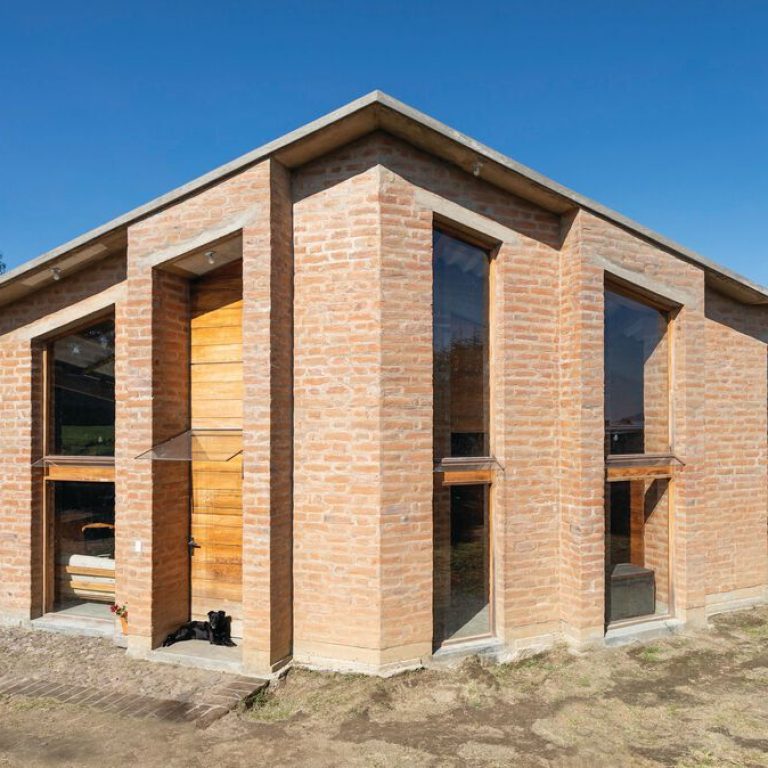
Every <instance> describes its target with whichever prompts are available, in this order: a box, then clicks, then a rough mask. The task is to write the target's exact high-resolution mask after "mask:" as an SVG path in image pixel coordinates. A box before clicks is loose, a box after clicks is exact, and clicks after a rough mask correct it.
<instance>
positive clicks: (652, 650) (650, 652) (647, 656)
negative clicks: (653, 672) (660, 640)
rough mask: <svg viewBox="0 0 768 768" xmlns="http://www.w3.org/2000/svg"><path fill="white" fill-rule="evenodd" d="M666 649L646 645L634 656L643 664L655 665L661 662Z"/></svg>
mask: <svg viewBox="0 0 768 768" xmlns="http://www.w3.org/2000/svg"><path fill="white" fill-rule="evenodd" d="M663 653H664V649H663V648H662V647H661V646H659V645H644V646H643V647H642V648H641V649H640V650H639V651H637V652H636V653H635V654H634V656H635V658H636V659H637V660H638V661H640V662H641V663H643V664H655V663H656V662H658V661H661V658H662V654H663Z"/></svg>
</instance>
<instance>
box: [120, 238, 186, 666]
mask: <svg viewBox="0 0 768 768" xmlns="http://www.w3.org/2000/svg"><path fill="white" fill-rule="evenodd" d="M130 253H131V236H130V233H129V261H128V298H127V300H126V301H125V302H123V303H122V304H120V305H119V306H118V307H117V311H116V314H117V316H116V331H117V334H116V346H117V349H116V401H117V403H116V428H117V429H116V431H117V439H116V457H115V465H116V466H115V469H116V472H115V492H116V515H115V517H116V521H115V533H116V563H115V566H116V574H115V576H116V599H117V601H118V602H121V603H123V602H124V603H127V604H128V622H129V632H130V634H129V636H128V648H129V650H130V651H133V652H135V653H142V652H144V651H147V650H149V649H150V648H153V647H155V646H156V645H158V644H159V643H160V642H161V640H162V639H163V637H164V636H165V634H166V633H167V632H169V631H170V630H172V629H173V628H175V627H176V626H178V625H179V624H180V623H182V622H183V621H186V620H187V619H188V618H189V602H188V594H189V588H188V579H189V569H188V556H187V549H186V536H187V531H188V525H189V466H188V464H187V463H186V462H153V461H150V460H147V459H137V458H136V457H137V456H138V455H140V454H142V453H144V452H145V451H147V450H148V449H149V448H151V447H152V446H153V445H155V444H157V443H159V442H162V441H163V440H167V439H169V438H170V437H173V436H174V435H176V434H178V433H180V432H183V431H184V430H185V429H187V428H188V422H189V414H188V404H189V351H188V350H189V341H188V334H189V304H188V301H189V299H188V290H189V289H188V284H187V282H186V281H185V280H184V279H182V278H180V277H178V276H176V275H172V274H170V273H165V272H161V271H157V270H153V269H151V268H149V267H146V266H144V265H143V264H142V263H141V261H140V260H138V259H133V260H132V259H131V258H130ZM137 547H138V548H139V549H140V551H137Z"/></svg>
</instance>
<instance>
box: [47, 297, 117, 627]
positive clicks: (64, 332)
mask: <svg viewBox="0 0 768 768" xmlns="http://www.w3.org/2000/svg"><path fill="white" fill-rule="evenodd" d="M109 319H112V320H113V321H114V322H115V327H117V325H116V318H115V307H114V306H111V307H108V308H106V309H105V310H103V311H100V312H98V313H96V314H93V315H89V316H88V317H87V318H83V319H82V320H78V321H77V322H75V323H71V324H69V325H67V326H65V327H62V328H59V329H57V330H56V331H55V332H54V333H52V334H50V335H48V336H45V337H43V338H41V339H40V340H39V341H40V346H41V349H40V355H41V358H40V365H41V371H42V383H41V388H40V398H41V399H42V402H41V403H40V406H41V408H40V418H41V419H42V430H41V442H42V446H41V447H42V458H41V459H40V461H39V462H35V464H34V465H33V466H36V467H40V468H41V473H40V476H41V484H40V485H41V488H40V507H41V514H42V526H41V529H42V531H41V533H42V552H41V555H42V564H43V575H42V610H43V613H49V612H51V611H52V610H53V609H54V605H55V600H56V584H55V578H56V564H55V561H54V558H55V541H54V500H53V493H54V483H56V482H85V483H114V482H115V456H114V455H112V456H77V455H63V456H62V455H58V454H55V453H49V450H50V448H51V446H52V445H53V441H52V438H53V398H54V392H53V390H54V376H53V364H54V356H53V345H54V344H55V343H56V342H57V341H58V340H59V339H62V338H66V337H67V336H70V335H72V334H73V333H77V331H80V330H83V329H86V328H89V327H90V326H92V325H96V324H98V323H100V322H104V321H105V320H109Z"/></svg>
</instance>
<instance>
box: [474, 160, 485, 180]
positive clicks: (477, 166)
mask: <svg viewBox="0 0 768 768" xmlns="http://www.w3.org/2000/svg"><path fill="white" fill-rule="evenodd" d="M482 169H483V164H482V163H481V162H480V161H479V160H475V162H474V163H472V175H473V176H475V177H477V176H479V175H480V171H481V170H482Z"/></svg>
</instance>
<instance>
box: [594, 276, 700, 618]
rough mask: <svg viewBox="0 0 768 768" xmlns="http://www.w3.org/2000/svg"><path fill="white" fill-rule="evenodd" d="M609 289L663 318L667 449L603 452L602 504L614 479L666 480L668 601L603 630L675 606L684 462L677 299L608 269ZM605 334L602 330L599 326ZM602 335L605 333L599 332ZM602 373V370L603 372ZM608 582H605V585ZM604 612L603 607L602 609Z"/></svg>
mask: <svg viewBox="0 0 768 768" xmlns="http://www.w3.org/2000/svg"><path fill="white" fill-rule="evenodd" d="M608 291H610V292H612V293H615V294H617V295H619V296H623V297H625V298H627V299H630V300H632V301H636V302H638V303H640V304H643V305H645V306H647V307H651V308H653V309H655V310H657V311H659V312H660V313H662V314H663V315H664V317H665V319H666V321H667V328H666V333H665V335H666V337H667V356H668V359H667V403H668V405H667V407H668V411H667V414H668V417H667V418H668V443H669V450H668V451H665V452H643V453H626V454H608V453H605V454H604V462H605V484H604V495H605V499H604V507H605V504H606V499H607V497H608V492H609V486H610V484H611V483H615V482H629V483H630V485H632V484H634V483H636V482H643V483H645V482H648V481H654V480H667V481H668V485H667V561H668V563H667V570H668V573H667V589H668V595H669V602H668V606H667V612H666V613H664V614H659V615H656V614H649V615H647V616H638V617H632V618H628V619H620V620H617V621H612V622H609V621H608V618H607V615H606V616H605V630H606V632H609V631H611V630H617V629H621V628H623V627H631V626H634V625H640V624H646V623H648V622H654V621H668V620H669V619H671V618H674V616H675V615H676V608H675V560H676V558H675V517H674V512H675V508H676V507H675V505H676V495H677V494H676V491H677V488H676V477H677V474H678V472H679V471H680V470H681V469H682V468H683V467H684V466H685V462H684V461H683V460H681V459H680V458H679V457H678V456H677V455H676V454H675V396H674V395H675V385H676V376H675V361H676V354H675V347H676V340H677V318H678V316H679V314H680V311H681V310H682V305H680V304H679V303H677V302H675V301H672V300H669V299H665V298H664V297H662V296H659V295H658V294H655V293H653V292H651V291H649V290H647V289H643V288H641V287H639V286H637V285H634V284H631V283H629V282H627V281H625V280H622V279H621V278H619V277H616V276H614V275H611V274H609V273H607V272H606V273H605V274H604V280H603V297H604V298H605V294H606V293H607V292H608ZM603 329H605V314H604V313H603ZM603 334H605V330H603ZM603 338H605V336H603ZM604 375H605V372H604ZM603 402H604V403H605V387H604V389H603ZM603 430H604V432H603V444H605V426H604V427H603ZM603 547H604V549H603V560H604V562H605V558H606V551H605V544H604V545H603ZM607 588H608V585H607V583H606V589H607ZM604 614H605V610H604Z"/></svg>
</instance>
